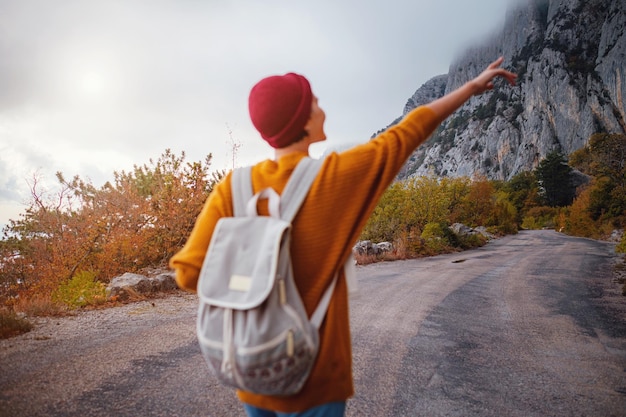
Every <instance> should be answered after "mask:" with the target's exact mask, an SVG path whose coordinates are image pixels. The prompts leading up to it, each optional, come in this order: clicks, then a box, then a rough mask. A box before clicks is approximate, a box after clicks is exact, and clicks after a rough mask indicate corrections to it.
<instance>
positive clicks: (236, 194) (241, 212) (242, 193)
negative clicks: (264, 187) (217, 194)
mask: <svg viewBox="0 0 626 417" xmlns="http://www.w3.org/2000/svg"><path fill="white" fill-rule="evenodd" d="M230 181H231V185H230V188H231V190H232V191H231V192H232V194H233V213H234V216H235V217H243V216H245V215H246V205H247V203H248V201H249V200H250V199H251V198H252V193H253V190H252V167H251V166H245V167H241V168H237V169H235V170H233V173H232V176H231V179H230Z"/></svg>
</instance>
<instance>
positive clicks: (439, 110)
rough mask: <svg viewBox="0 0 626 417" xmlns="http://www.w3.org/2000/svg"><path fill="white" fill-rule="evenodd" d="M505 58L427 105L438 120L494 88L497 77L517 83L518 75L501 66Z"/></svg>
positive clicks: (496, 61)
mask: <svg viewBox="0 0 626 417" xmlns="http://www.w3.org/2000/svg"><path fill="white" fill-rule="evenodd" d="M503 61H504V58H502V57H500V58H498V59H496V60H495V61H493V62H492V63H491V64H490V65H489V66H488V67H487V68H486V69H485V70H484V71H483V72H481V73H480V75H478V77H476V78H474V79H473V80H470V81H468V82H467V83H465V84H463V85H462V86H461V87H459V88H457V89H456V90H454V91H452V92H450V93H448V94H446V95H445V96H443V97H440V98H438V99H437V100H434V101H432V102H431V103H429V104H428V105H427V106H428V107H430V109H431V110H432V111H434V112H435V115H436V116H437V121H438V122H439V123H441V122H443V121H444V120H445V118H446V117H448V116H450V115H451V114H452V113H453V112H454V111H455V110H456V109H458V108H459V107H461V106H462V105H463V103H465V102H466V101H467V100H469V98H470V97H472V96H473V95H477V94H482V93H484V92H485V91H487V90H491V89H492V88H493V80H494V78H496V77H503V78H505V79H506V80H507V81H508V82H509V83H510V84H511V85H515V79H516V78H517V75H516V74H514V73H512V72H510V71H507V70H505V69H504V68H500V65H501V64H502V62H503Z"/></svg>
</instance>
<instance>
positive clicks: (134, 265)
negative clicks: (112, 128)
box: [0, 150, 223, 302]
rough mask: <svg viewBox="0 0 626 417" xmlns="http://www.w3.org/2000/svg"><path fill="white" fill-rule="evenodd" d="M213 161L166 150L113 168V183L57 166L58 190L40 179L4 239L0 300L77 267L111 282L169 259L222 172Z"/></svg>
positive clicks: (38, 292) (53, 281)
mask: <svg viewBox="0 0 626 417" xmlns="http://www.w3.org/2000/svg"><path fill="white" fill-rule="evenodd" d="M210 162H211V155H208V156H207V157H206V159H205V160H204V161H203V162H193V163H189V162H185V154H184V153H182V154H181V155H180V156H177V155H174V154H173V153H172V152H171V151H170V150H166V151H165V152H164V153H163V154H162V155H161V157H160V158H159V159H158V160H157V161H156V162H154V161H152V160H150V163H149V164H145V165H143V166H135V167H134V169H133V171H131V172H124V171H122V172H119V173H118V172H115V173H114V178H115V180H114V183H113V184H111V183H106V184H105V185H104V186H103V187H101V188H99V189H97V188H95V187H94V186H93V185H92V184H91V183H89V182H85V181H83V180H81V179H80V178H79V177H78V176H76V177H74V178H73V179H72V180H70V181H67V180H66V179H65V178H64V177H63V175H62V174H61V173H58V174H57V179H58V180H59V183H60V185H61V188H60V191H58V193H57V194H56V195H55V196H54V197H53V198H49V199H46V196H45V193H44V192H43V191H41V190H39V189H38V188H37V182H36V181H35V182H34V183H33V185H32V188H31V194H32V202H31V205H30V207H29V208H28V209H27V210H26V212H25V213H24V214H22V215H21V218H20V219H19V220H16V221H11V222H10V224H9V225H8V226H7V227H6V228H5V230H4V240H2V241H0V259H2V263H1V264H0V300H2V299H4V300H5V302H6V301H7V300H8V299H12V298H14V297H15V295H16V294H17V293H21V294H22V295H24V296H25V297H41V296H49V295H50V294H52V292H53V291H54V290H55V289H57V288H58V287H59V285H60V284H61V283H64V282H67V281H68V280H70V279H71V278H72V277H73V276H74V275H75V274H76V273H77V272H79V271H93V272H95V273H96V275H97V277H98V280H100V281H103V282H107V281H108V280H110V279H111V278H112V277H113V276H115V275H118V274H121V273H124V272H133V271H139V270H141V269H143V268H148V267H155V266H159V265H165V264H166V262H167V260H168V259H169V258H170V257H171V256H172V255H173V254H174V253H175V252H176V251H177V250H178V249H180V247H181V246H182V245H183V244H184V241H185V239H186V237H187V236H188V235H189V233H190V231H191V229H192V228H193V225H194V222H195V219H196V217H197V215H198V213H199V212H200V210H201V208H202V205H203V204H204V201H205V199H206V197H207V195H208V194H209V193H210V192H211V190H212V188H213V185H214V184H215V183H216V182H217V181H219V179H220V178H221V177H222V176H223V172H214V173H212V174H210V173H209V167H210Z"/></svg>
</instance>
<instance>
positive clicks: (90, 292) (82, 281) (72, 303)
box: [52, 271, 106, 309]
mask: <svg viewBox="0 0 626 417" xmlns="http://www.w3.org/2000/svg"><path fill="white" fill-rule="evenodd" d="M52 300H53V301H57V302H60V303H63V304H65V305H66V306H68V307H69V308H70V309H76V308H79V307H85V306H88V305H98V304H102V303H104V302H105V301H106V286H105V285H104V283H102V282H99V281H97V280H96V274H94V273H93V272H88V271H80V272H78V273H77V274H76V275H74V277H72V279H70V280H69V281H67V282H64V283H63V284H61V285H60V286H59V288H57V290H56V291H54V292H53V293H52Z"/></svg>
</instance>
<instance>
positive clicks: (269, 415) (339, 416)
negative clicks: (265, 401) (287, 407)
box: [243, 402, 346, 417]
mask: <svg viewBox="0 0 626 417" xmlns="http://www.w3.org/2000/svg"><path fill="white" fill-rule="evenodd" d="M243 408H244V409H245V410H246V413H247V414H248V417H343V414H344V412H345V411H346V403H345V402H335V403H328V404H322V405H319V406H317V407H313V408H310V409H308V410H305V411H300V412H298V413H281V412H277V411H270V410H264V409H262V408H257V407H253V406H251V405H248V404H244V405H243Z"/></svg>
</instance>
